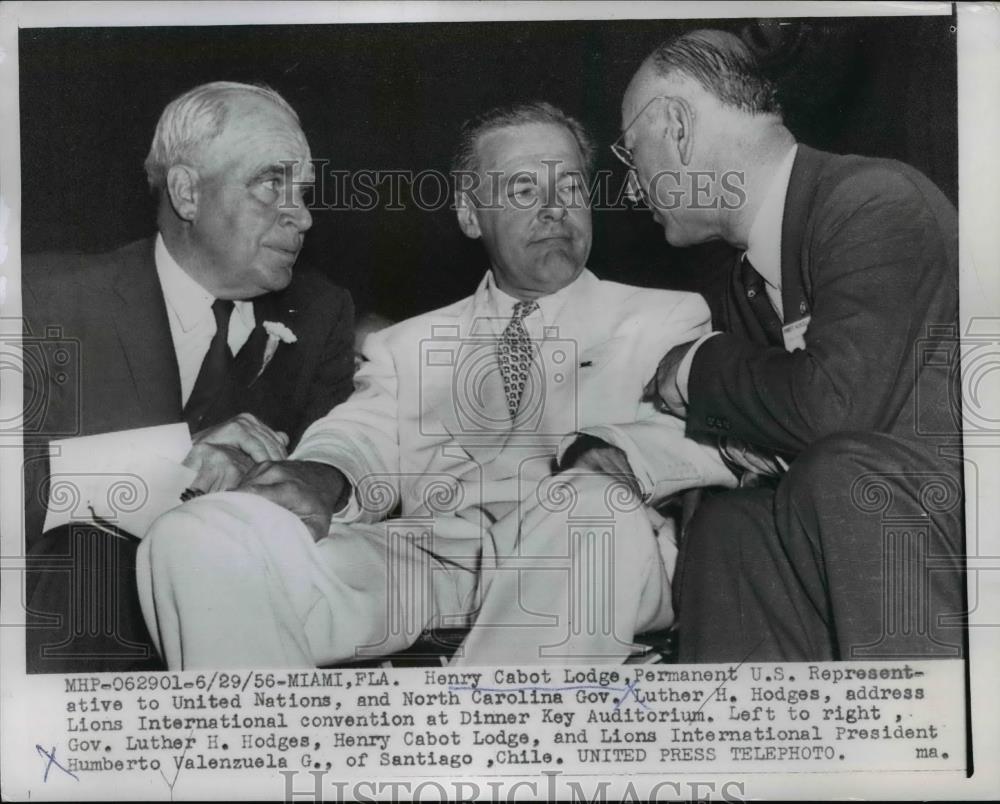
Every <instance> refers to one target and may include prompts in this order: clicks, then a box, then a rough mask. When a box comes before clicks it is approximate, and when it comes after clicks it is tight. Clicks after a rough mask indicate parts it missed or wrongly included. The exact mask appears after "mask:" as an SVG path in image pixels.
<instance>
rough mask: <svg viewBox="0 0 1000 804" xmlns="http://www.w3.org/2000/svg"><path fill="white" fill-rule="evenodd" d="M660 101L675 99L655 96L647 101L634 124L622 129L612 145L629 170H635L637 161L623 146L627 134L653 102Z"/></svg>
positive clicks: (629, 150)
mask: <svg viewBox="0 0 1000 804" xmlns="http://www.w3.org/2000/svg"><path fill="white" fill-rule="evenodd" d="M658 100H673V97H672V96H671V95H654V96H653V97H652V98H650V99H649V100H648V101H646V104H645V105H644V106H643V107H642V108H641V109H640V110H639V113H638V114H637V115H636V116H635V117H633V118H632V122H631V123H629V124H628V125H627V126H625V128H623V129H622V133H621V136H619V137H618V139H617V140H615V141H614V142H613V143H612V144H611V152H612V153H613V154H614V155H615V156H617V157H618V158H619V159H620V160H621V161H622V164H624V165H625V167H627V168H628V169H629V170H633V171H634V170H635V160H634V159H633V156H632V149H631V148H626V147H625V145H624V144H623V143H624V142H625V132H626V131H628V130H629V129H630V128H632V126H634V125H635V122H636V120H638V119H639V118H640V117H642V114H643V112H645V111H646V109H648V108H649V107H650V105H651V104H652V103H653V101H658Z"/></svg>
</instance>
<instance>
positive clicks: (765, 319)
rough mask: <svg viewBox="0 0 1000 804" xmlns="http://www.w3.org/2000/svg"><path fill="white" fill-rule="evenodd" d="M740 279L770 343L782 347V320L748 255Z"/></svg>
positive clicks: (762, 279) (742, 266)
mask: <svg viewBox="0 0 1000 804" xmlns="http://www.w3.org/2000/svg"><path fill="white" fill-rule="evenodd" d="M740 279H741V280H742V283H743V290H744V292H745V293H746V295H747V302H748V303H749V305H750V309H751V310H753V313H754V316H755V317H756V318H757V321H758V322H759V323H760V325H761V327H763V329H764V332H765V334H766V335H767V339H768V341H769V342H770V343H771V344H772V345H776V346H780V345H782V344H783V343H784V340H783V339H782V337H781V319H780V318H778V314H777V313H776V312H775V310H774V307H773V306H772V305H771V300H770V299H768V297H767V290H766V288H765V287H764V277H762V276H761V275H760V274H759V273H757V269H756V268H754V267H753V263H752V262H750V260H748V259H747V257H746V255H744V256H743V259H742V260H741V261H740Z"/></svg>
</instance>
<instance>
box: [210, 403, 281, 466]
mask: <svg viewBox="0 0 1000 804" xmlns="http://www.w3.org/2000/svg"><path fill="white" fill-rule="evenodd" d="M204 441H205V442H206V443H209V444H225V445H227V446H232V447H239V448H240V449H242V450H243V451H244V452H246V453H247V455H249V456H250V457H251V458H253V459H254V461H257V462H260V461H268V460H269V461H282V460H284V459H285V457H286V456H287V451H286V449H285V447H286V446H287V443H288V442H287V436H286V437H285V438H284V439H282V438H279V437H278V435H277V434H276V433H275V432H274V431H273V430H272V429H271V428H270V427H268V426H267V425H266V424H264V422H262V421H261V420H260V419H258V418H257V417H256V416H254V415H253V414H252V413H240V414H238V415H237V416H236V417H235V418H233V419H230V420H229V421H228V422H226V423H225V424H224V425H222V426H221V427H219V428H218V430H216V431H214V432H213V431H209V432H208V433H207V434H206V435H205V436H204Z"/></svg>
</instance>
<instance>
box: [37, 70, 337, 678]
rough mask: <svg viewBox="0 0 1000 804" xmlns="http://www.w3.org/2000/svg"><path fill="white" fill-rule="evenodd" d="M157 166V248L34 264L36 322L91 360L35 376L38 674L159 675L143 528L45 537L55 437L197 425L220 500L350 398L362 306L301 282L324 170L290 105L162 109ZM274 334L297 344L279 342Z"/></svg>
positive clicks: (204, 482)
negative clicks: (311, 205)
mask: <svg viewBox="0 0 1000 804" xmlns="http://www.w3.org/2000/svg"><path fill="white" fill-rule="evenodd" d="M146 171H147V175H148V178H149V183H150V186H151V187H152V188H153V190H154V191H156V192H157V193H158V195H159V210H158V216H157V224H158V229H159V234H158V235H157V236H156V237H155V238H153V239H149V240H143V241H140V242H137V243H133V244H130V245H128V246H125V247H124V248H122V249H119V250H118V251H115V252H113V253H111V254H105V255H100V256H82V255H73V256H70V255H43V256H40V257H34V258H29V259H27V260H26V261H25V265H24V271H23V280H24V281H23V286H24V311H25V318H26V321H27V326H28V327H30V329H31V331H32V332H35V333H39V334H42V333H45V331H46V329H47V328H49V327H58V328H59V331H60V333H61V335H62V337H64V338H68V339H78V340H79V342H80V358H81V365H80V366H67V367H66V368H65V369H64V370H69V371H77V372H78V376H75V377H73V378H72V380H73V381H71V382H59V381H57V378H56V376H55V371H56V368H55V367H53V368H52V375H53V376H49V375H48V374H46V375H45V376H43V377H41V378H37V377H35V375H33V374H27V373H26V376H25V382H26V386H27V387H26V389H25V391H26V393H25V398H26V399H30V398H32V397H33V396H39V397H46V396H47V400H48V406H47V408H46V410H45V418H44V420H43V421H42V422H41V423H40V424H39V426H38V432H39V434H40V438H38V439H37V440H34V441H31V440H29V438H26V442H28V443H26V452H27V453H28V456H29V457H28V460H27V461H26V466H25V479H26V499H27V514H26V533H27V540H28V548H29V554H30V559H29V583H28V586H29V588H28V605H29V610H30V612H31V613H32V614H33V615H36V616H38V617H39V620H37V621H35V622H36V623H37V624H36V625H35V627H32V628H29V632H28V657H27V658H28V667H29V670H33V671H42V672H66V671H80V670H125V669H132V668H135V667H140V666H150V662H148V661H145V660H144V657H147V655H148V654H149V653H150V648H149V646H148V643H147V641H146V640H147V638H146V636H145V629H144V626H143V624H142V620H141V614H140V612H139V608H138V600H137V598H136V591H135V581H134V570H133V563H134V552H135V547H134V545H133V542H132V541H130V540H129V538H128V535H127V534H125V535H121V534H119V535H118V536H115V535H111V534H109V533H107V532H105V531H103V530H101V529H95V528H94V527H92V526H89V527H88V526H83V525H81V527H76V526H71V527H68V528H60V529H58V530H56V531H52V532H50V533H47V534H45V535H44V536H41V535H40V534H41V530H42V517H43V514H44V505H45V498H46V496H47V483H48V460H47V457H48V444H47V442H48V436H49V435H50V434H55V433H58V434H60V435H90V434H96V433H104V432H109V431H116V430H124V429H130V428H138V427H146V426H151V425H158V424H167V423H174V422H182V421H186V422H187V423H188V424H189V426H190V430H191V433H192V440H193V443H194V446H193V448H192V450H191V452H190V454H189V455H188V457H187V459H186V461H185V463H186V464H188V465H189V466H191V467H192V468H193V469H195V470H196V471H197V473H198V474H197V477H196V479H195V481H194V483H193V484H192V485H193V488H195V489H196V490H199V491H212V490H217V489H224V488H230V487H232V486H233V485H235V483H236V482H237V481H238V480H239V479H240V478H242V476H243V474H244V473H245V472H246V471H247V470H248V469H249V468H250V467H251V466H253V465H254V464H255V463H257V462H259V461H261V460H266V459H281V458H283V457H285V455H286V454H287V448H288V447H289V446H294V445H295V443H296V442H297V441H298V439H299V437H300V436H301V434H302V432H303V431H304V430H305V428H306V427H307V426H308V425H309V424H310V423H311V422H313V421H315V420H316V419H318V418H319V417H320V416H322V415H324V414H325V413H327V412H328V411H329V410H330V408H332V407H333V406H334V405H336V404H337V403H338V402H340V401H342V400H343V399H345V398H346V397H347V396H348V395H349V394H350V392H351V390H352V389H353V384H352V374H353V349H352V345H353V326H352V323H353V322H352V319H353V310H352V304H351V300H350V297H349V295H348V294H347V293H346V292H345V291H344V290H341V289H340V288H337V287H334V286H333V285H331V284H329V283H328V282H327V281H326V280H324V279H323V278H321V277H319V276H316V275H310V274H308V273H302V272H300V271H295V272H294V275H293V266H294V264H295V262H296V259H297V257H298V254H299V251H300V249H301V248H302V244H303V238H304V236H305V233H306V231H307V230H308V229H309V227H310V226H311V224H312V219H311V216H310V213H309V211H308V209H306V207H305V204H304V202H303V197H302V192H303V186H304V185H305V184H306V183H307V182H308V180H309V178H310V176H311V172H312V165H311V163H310V152H309V146H308V143H307V142H306V139H305V136H304V134H303V133H302V130H301V127H300V125H299V120H298V116H297V114H296V113H295V111H294V110H293V109H292V108H291V107H290V106H289V105H288V103H287V102H286V101H285V100H284V99H283V98H282V97H281V96H280V95H278V94H277V93H275V92H273V91H272V90H269V89H265V88H261V87H256V86H250V85H246V84H236V83H229V82H216V83H211V84H206V85H203V86H199V87H196V88H194V89H192V90H190V91H189V92H186V93H185V94H183V95H182V96H180V97H179V98H177V99H175V100H174V101H173V102H171V103H170V104H169V105H168V106H167V107H166V109H165V110H164V112H163V114H162V116H161V118H160V121H159V123H158V125H157V128H156V133H155V136H154V139H153V144H152V147H151V149H150V153H149V157H148V158H147V160H146ZM277 325H280V326H281V327H282V328H283V329H282V330H281V331H283V332H288V333H291V334H292V336H293V337H294V340H292V338H287V337H286V338H285V339H283V340H281V341H280V342H275V343H274V344H271V345H270V346H269V345H268V342H269V341H270V340H271V338H270V336H269V334H268V328H271V329H272V330H274V328H275V327H276V326H277ZM39 379H40V380H41V382H43V383H45V384H46V385H45V386H44V387H36V386H35V385H34V383H35V382H36V381H37V380H39ZM95 556H97V557H96V558H95ZM67 558H68V559H69V561H68V562H67ZM107 600H112V601H116V605H115V606H113V607H110V608H108V607H106V606H105V604H102V603H101V601H107ZM95 607H96V608H95ZM51 615H56V617H57V618H58V621H57V622H53V621H52V619H51ZM46 616H49V620H48V626H46V625H45V624H43V623H44V622H45V619H46ZM29 622H30V621H29ZM93 623H97V624H98V626H99V627H97V628H94V627H93V626H92V624H93ZM155 659H156V657H155V656H153V657H152V660H153V661H152V664H153V665H155V664H156V661H155Z"/></svg>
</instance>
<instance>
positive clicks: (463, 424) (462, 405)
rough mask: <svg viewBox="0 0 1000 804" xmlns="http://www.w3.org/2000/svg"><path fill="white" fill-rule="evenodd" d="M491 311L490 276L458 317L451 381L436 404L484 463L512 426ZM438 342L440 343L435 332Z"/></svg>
mask: <svg viewBox="0 0 1000 804" xmlns="http://www.w3.org/2000/svg"><path fill="white" fill-rule="evenodd" d="M491 315H492V308H491V306H490V305H489V303H488V295H487V291H486V279H485V278H484V279H483V281H482V282H481V283H480V284H479V287H478V288H477V290H476V292H475V294H473V296H472V298H471V300H470V303H469V305H468V306H467V307H466V309H465V310H464V311H463V313H462V314H461V315H459V316H458V318H457V319H456V331H455V342H454V344H453V345H452V348H453V349H454V350H455V352H454V358H453V363H452V366H453V373H452V376H451V383H450V387H448V388H441V389H439V393H441V397H440V399H439V400H438V404H437V405H436V406H435V410H436V413H437V415H438V417H439V419H440V420H441V423H442V425H443V426H444V428H445V430H447V431H448V432H449V433H450V434H451V435H452V437H453V438H454V439H455V441H456V442H457V443H458V445H460V446H461V447H462V448H463V449H464V450H465V451H466V452H467V453H468V454H469V456H470V457H471V458H473V459H474V460H475V461H476V462H478V463H479V464H485V463H489V462H490V461H493V460H494V459H495V458H496V457H497V455H498V454H499V453H500V451H501V450H502V449H503V446H504V444H505V442H506V440H507V436H508V435H509V433H510V429H511V421H510V414H509V413H508V411H507V402H506V397H505V395H504V389H503V380H502V378H501V376H500V369H499V365H498V364H497V358H496V335H495V333H494V331H493V326H492V324H493V322H491V321H490V316H491ZM432 342H433V343H435V348H437V343H436V336H435V335H434V334H433V333H432ZM442 343H443V342H442Z"/></svg>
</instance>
